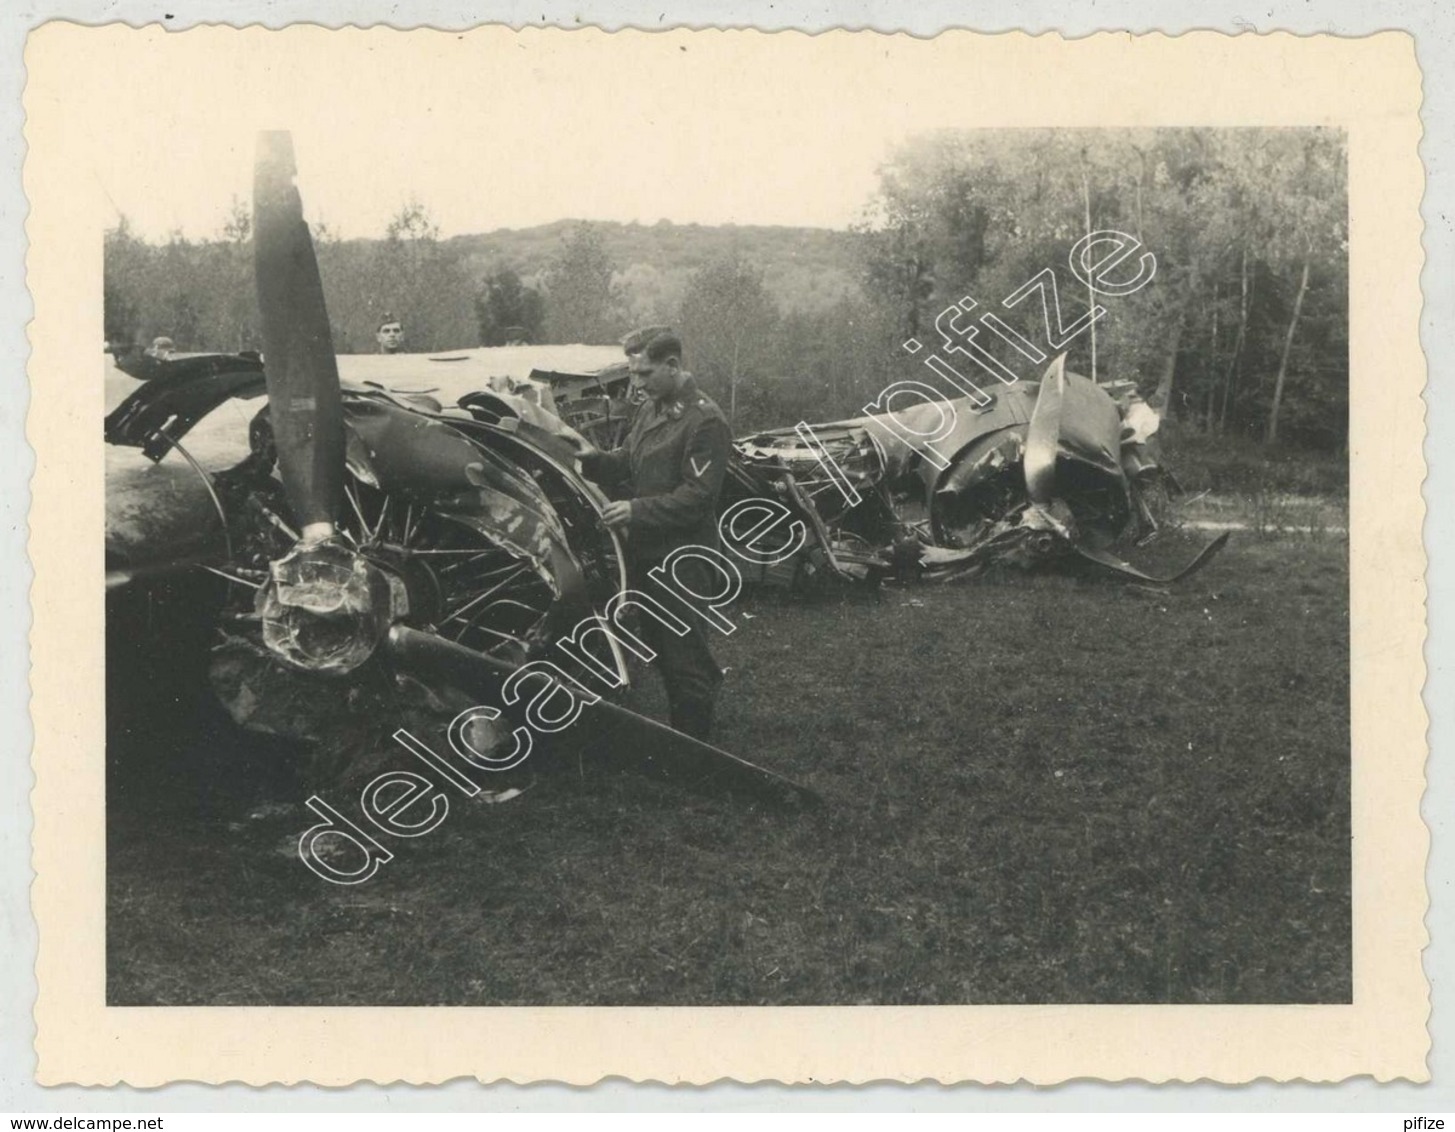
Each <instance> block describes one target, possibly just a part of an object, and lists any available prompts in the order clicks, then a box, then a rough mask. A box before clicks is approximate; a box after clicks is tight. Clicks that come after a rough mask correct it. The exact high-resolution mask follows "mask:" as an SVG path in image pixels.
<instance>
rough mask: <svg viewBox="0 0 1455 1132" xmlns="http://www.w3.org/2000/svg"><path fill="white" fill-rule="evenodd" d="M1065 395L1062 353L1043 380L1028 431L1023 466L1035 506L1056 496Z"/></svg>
mask: <svg viewBox="0 0 1455 1132" xmlns="http://www.w3.org/2000/svg"><path fill="white" fill-rule="evenodd" d="M1065 393H1066V355H1065V354H1061V355H1060V356H1059V357H1057V359H1056V360H1055V361H1054V362H1052V363H1051V364H1050V366H1049V367H1047V369H1046V373H1045V375H1044V376H1043V377H1042V378H1041V391H1040V392H1039V393H1038V394H1036V407H1035V409H1034V410H1033V411H1032V412H1031V423H1030V425H1029V427H1028V428H1027V429H1026V451H1025V455H1024V456H1023V457H1022V458H1021V467H1022V470H1023V471H1024V473H1025V477H1026V494H1027V495H1028V496H1029V497H1030V500H1031V502H1032V503H1049V502H1050V501H1051V500H1052V498H1054V496H1055V494H1056V454H1057V453H1058V452H1059V451H1060V448H1061V404H1062V401H1063V400H1064V398H1065Z"/></svg>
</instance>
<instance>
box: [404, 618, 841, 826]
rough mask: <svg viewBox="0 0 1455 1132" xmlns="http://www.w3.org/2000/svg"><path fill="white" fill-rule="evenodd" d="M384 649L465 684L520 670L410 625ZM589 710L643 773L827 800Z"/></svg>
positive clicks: (639, 720)
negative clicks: (615, 734)
mask: <svg viewBox="0 0 1455 1132" xmlns="http://www.w3.org/2000/svg"><path fill="white" fill-rule="evenodd" d="M385 645H386V647H387V648H388V649H389V651H390V653H391V654H392V655H393V656H394V658H395V660H396V661H398V662H399V663H401V664H402V665H405V666H408V667H410V668H412V669H416V670H418V669H426V670H430V671H433V672H434V673H436V674H438V675H441V676H446V677H450V678H453V679H457V680H462V681H464V682H465V683H466V684H472V683H474V682H477V681H480V680H482V679H495V680H499V679H500V678H502V677H507V676H509V675H510V674H511V673H512V672H514V671H515V670H516V666H515V665H513V664H511V663H509V662H508V661H504V660H498V659H496V658H495V657H492V656H487V655H486V654H484V653H479V652H476V651H475V650H474V649H469V648H466V647H465V646H464V645H461V644H458V643H456V642H455V641H449V640H445V639H444V638H443V637H439V636H436V635H435V634H434V633H429V632H425V631H423V630H420V629H411V628H409V627H408V626H406V625H395V626H393V627H392V628H391V629H390V630H389V635H388V637H387V638H386V639H385ZM586 710H587V711H593V712H599V713H600V714H601V715H602V716H603V717H604V718H605V719H606V720H609V721H610V722H611V724H612V725H613V727H615V728H616V729H617V731H618V732H619V733H620V734H622V736H623V737H629V738H630V739H631V742H630V743H629V744H622V745H621V747H620V749H619V750H618V751H617V752H616V754H617V758H616V760H614V761H618V762H626V763H628V764H629V765H631V766H632V767H633V768H634V769H636V770H638V771H641V772H642V773H645V774H648V775H651V776H653V777H657V778H664V779H667V780H669V781H676V782H680V783H683V784H690V783H694V782H697V783H718V784H721V785H726V786H737V787H738V788H740V789H743V790H745V791H748V792H750V793H752V794H754V795H755V796H757V797H759V798H763V799H764V800H766V801H771V802H777V803H779V804H788V805H793V806H799V807H811V806H816V805H819V804H820V803H821V801H822V800H821V799H820V798H819V796H818V795H817V794H816V793H814V791H812V790H810V789H809V788H808V787H806V786H803V785H801V784H799V783H797V782H794V781H793V780H792V779H791V778H785V777H784V776H783V775H781V774H777V773H775V772H773V771H771V770H768V769H767V768H766V767H761V766H758V765H756V764H755V763H750V762H748V761H747V760H746V759H740V758H738V757H737V756H736V755H733V754H729V753H728V752H727V751H724V750H722V749H720V748H718V747H714V746H712V744H710V743H704V742H702V741H701V740H699V739H694V738H692V737H691V736H690V735H684V734H682V733H681V732H680V731H674V730H673V729H672V728H670V727H668V726H667V725H666V724H665V723H659V722H657V721H656V720H655V719H648V718H647V717H646V716H644V715H638V714H637V713H636V712H634V711H632V710H631V709H629V708H625V707H622V706H621V705H620V704H614V703H612V702H611V701H610V700H605V699H603V700H597V701H596V702H595V703H594V704H592V705H591V706H590V707H588V708H587V709H586Z"/></svg>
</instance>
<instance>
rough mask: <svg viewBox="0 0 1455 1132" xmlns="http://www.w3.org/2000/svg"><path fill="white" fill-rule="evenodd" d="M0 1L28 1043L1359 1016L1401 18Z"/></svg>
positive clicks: (1394, 1000)
mask: <svg viewBox="0 0 1455 1132" xmlns="http://www.w3.org/2000/svg"><path fill="white" fill-rule="evenodd" d="M36 44H37V45H36V46H35V47H34V49H33V50H32V52H31V54H30V55H29V56H28V66H29V67H30V74H31V76H32V78H31V86H30V88H29V90H28V92H27V106H28V111H29V114H30V119H29V126H28V129H29V130H30V133H31V145H32V147H33V151H34V152H36V153H39V154H40V155H41V157H42V158H43V159H44V160H39V159H38V160H37V161H36V163H35V169H36V172H35V173H34V174H33V179H32V184H31V187H30V190H29V191H30V192H31V194H32V199H34V200H36V201H38V202H42V201H43V202H44V203H43V204H38V205H37V208H36V215H35V217H34V218H33V220H32V237H31V238H32V243H33V246H35V247H38V248H40V249H41V253H37V254H36V255H34V256H33V258H32V265H31V271H32V284H31V285H32V288H33V290H34V292H35V294H36V295H37V296H38V298H37V302H36V310H37V316H36V325H37V327H38V328H39V329H38V330H37V332H36V333H35V337H34V341H35V342H36V347H35V354H34V357H33V359H32V363H31V374H32V378H31V380H32V383H33V385H35V384H36V383H37V382H40V381H41V380H42V377H39V376H37V375H44V374H46V373H51V372H62V368H61V364H62V360H64V361H65V365H66V366H69V367H70V369H74V371H75V374H76V376H75V377H74V378H70V379H68V382H69V384H67V385H66V387H65V388H64V389H61V388H60V387H59V386H58V385H56V384H55V383H54V382H52V385H51V386H47V387H46V388H48V389H49V388H55V389H56V394H55V397H54V398H48V397H39V398H37V400H36V403H37V405H38V406H39V408H38V409H37V410H36V412H37V413H38V414H39V415H38V416H36V417H35V418H34V419H33V422H32V426H31V428H32V435H33V436H35V437H36V438H37V440H36V444H37V451H38V452H40V453H41V458H40V460H39V461H38V470H37V475H36V481H35V489H34V490H35V498H36V500H37V503H36V510H35V513H34V514H35V516H36V518H35V519H34V520H33V523H34V530H35V532H36V533H35V536H34V542H33V545H34V547H35V548H36V549H35V550H34V554H35V560H36V562H37V567H36V572H37V573H36V576H37V588H36V591H35V597H34V599H33V601H34V603H35V608H36V610H37V635H36V637H35V641H36V644H35V657H36V662H35V664H36V668H35V676H34V677H33V679H34V686H35V688H36V696H37V703H38V705H39V706H38V708H37V718H38V720H40V723H39V724H38V741H37V756H36V764H35V765H36V767H37V775H38V786H37V792H36V795H35V799H36V800H35V812H36V815H37V819H36V820H37V829H38V845H40V846H41V849H40V850H38V856H37V862H38V865H37V872H38V876H39V878H40V879H39V880H38V883H37V897H36V899H37V907H38V908H40V909H41V913H40V915H41V918H42V921H43V922H47V920H46V918H47V917H50V920H49V922H52V923H61V922H64V924H65V925H66V927H65V930H64V931H60V932H57V931H52V932H51V933H49V934H48V935H44V939H45V940H48V941H49V942H47V943H46V944H45V945H44V946H43V947H42V953H41V960H40V964H39V967H38V971H39V976H38V977H39V979H40V981H41V986H42V988H43V990H42V999H41V1006H40V1008H39V1010H38V1017H40V1018H41V1023H40V1032H41V1038H40V1041H39V1048H40V1050H41V1059H42V1064H43V1067H48V1068H45V1069H44V1071H43V1073H42V1076H43V1077H45V1078H47V1079H74V1080H81V1081H89V1080H105V1079H108V1074H110V1075H111V1076H110V1078H109V1079H115V1074H116V1073H118V1072H122V1073H125V1074H126V1079H127V1080H129V1081H131V1082H133V1083H149V1082H151V1083H159V1082H161V1081H165V1080H169V1079H175V1078H176V1077H177V1076H178V1075H183V1076H188V1077H190V1078H191V1079H198V1080H208V1081H219V1080H227V1079H242V1080H247V1081H252V1082H264V1081H269V1080H280V1081H298V1080H313V1081H318V1082H321V1083H347V1082H349V1081H353V1080H358V1079H366V1080H376V1081H379V1080H398V1079H404V1080H409V1081H413V1082H421V1081H429V1080H442V1079H445V1078H447V1077H448V1076H450V1075H452V1074H459V1073H466V1074H469V1073H474V1074H476V1075H477V1076H481V1077H482V1079H498V1078H500V1077H502V1076H505V1077H509V1078H510V1079H513V1080H518V1081H526V1080H539V1079H542V1078H548V1079H555V1080H565V1081H571V1082H576V1083H586V1082H589V1081H592V1080H596V1079H598V1078H599V1077H600V1076H601V1075H602V1074H604V1073H605V1074H613V1073H614V1074H619V1075H624V1076H626V1077H628V1078H629V1079H644V1078H652V1079H660V1080H666V1081H698V1082H700V1081H706V1080H713V1079H716V1078H720V1077H723V1076H731V1077H734V1078H736V1079H739V1080H763V1079H772V1080H825V1079H830V1080H845V1079H847V1080H860V1081H862V1080H869V1079H876V1078H888V1079H893V1080H912V1079H918V1078H922V1077H933V1078H936V1079H939V1080H942V1081H954V1080H965V1079H976V1080H982V1081H989V1080H1001V1081H1010V1080H1016V1079H1023V1078H1024V1079H1031V1080H1035V1081H1038V1082H1046V1081H1055V1080H1065V1079H1067V1078H1068V1077H1070V1076H1087V1075H1090V1076H1093V1077H1103V1078H1108V1077H1109V1078H1119V1079H1125V1078H1126V1077H1129V1076H1138V1077H1143V1078H1146V1079H1152V1080H1166V1079H1168V1078H1169V1077H1183V1078H1186V1079H1192V1078H1197V1077H1210V1078H1212V1079H1214V1080H1219V1081H1224V1082H1227V1081H1241V1080H1250V1079H1253V1078H1255V1077H1258V1076H1271V1077H1273V1078H1274V1079H1284V1078H1287V1077H1288V1076H1290V1075H1296V1076H1304V1077H1309V1078H1311V1079H1329V1078H1337V1077H1341V1076H1347V1075H1348V1074H1350V1073H1356V1072H1373V1073H1376V1074H1382V1075H1384V1076H1385V1077H1387V1076H1389V1075H1392V1074H1397V1073H1402V1074H1410V1073H1414V1074H1416V1075H1418V1067H1419V1064H1420V1062H1419V1058H1421V1057H1422V1056H1423V1054H1422V1053H1421V1052H1420V1050H1422V1049H1424V1048H1425V1043H1426V1042H1427V1037H1426V1035H1425V1032H1424V1030H1423V1022H1422V1021H1421V1019H1422V1018H1423V1013H1422V1011H1423V1004H1424V1003H1425V1002H1426V1001H1427V1000H1426V998H1425V997H1424V996H1425V994H1426V993H1427V992H1426V988H1425V984H1424V982H1423V977H1422V975H1421V973H1420V969H1419V949H1420V947H1421V946H1422V945H1423V940H1424V938H1425V937H1424V935H1423V929H1422V927H1421V916H1422V914H1423V913H1422V911H1421V908H1422V904H1421V903H1420V901H1421V900H1422V899H1423V892H1424V889H1423V887H1422V883H1421V882H1420V879H1419V876H1418V871H1419V865H1418V863H1419V861H1420V860H1422V859H1423V856H1422V855H1423V852H1424V849H1423V846H1424V844H1425V842H1424V840H1423V838H1424V834H1425V831H1424V827H1423V825H1422V824H1421V823H1420V819H1419V813H1418V797H1419V793H1418V791H1419V776H1420V773H1421V771H1420V767H1421V766H1422V760H1423V757H1424V748H1423V740H1422V738H1421V735H1422V731H1421V727H1422V722H1421V720H1422V716H1421V714H1420V708H1419V701H1418V688H1419V676H1418V672H1417V669H1418V668H1419V646H1420V639H1421V633H1422V626H1423V614H1422V611H1421V605H1420V602H1421V600H1422V598H1421V595H1422V594H1423V588H1422V587H1423V583H1422V580H1421V577H1422V571H1423V559H1422V557H1421V552H1420V543H1419V514H1420V511H1419V507H1420V503H1419V497H1418V484H1419V475H1420V474H1421V469H1422V467H1423V465H1422V464H1421V463H1420V456H1419V434H1418V430H1419V428H1420V427H1421V426H1420V408H1419V400H1418V384H1417V382H1416V381H1415V379H1417V378H1420V370H1419V367H1418V363H1417V361H1415V362H1412V360H1411V359H1412V357H1413V358H1415V359H1417V358H1418V350H1417V347H1416V348H1415V349H1414V350H1413V352H1412V350H1411V342H1412V341H1414V340H1415V328H1416V317H1417V312H1418V288H1417V278H1418V262H1417V260H1418V233H1417V231H1415V232H1414V234H1413V235H1411V231H1412V227H1411V223H1410V220H1409V218H1410V217H1412V216H1413V217H1414V222H1415V224H1417V220H1418V218H1417V216H1416V215H1415V213H1414V212H1413V211H1412V209H1411V202H1412V201H1416V202H1417V195H1418V194H1417V187H1416V188H1415V189H1414V190H1412V188H1411V186H1413V185H1414V181H1413V180H1412V179H1411V178H1410V176H1409V173H1410V170H1411V168H1413V169H1415V170H1418V160H1417V158H1416V157H1415V155H1414V147H1415V144H1416V142H1417V140H1418V119H1417V118H1416V117H1415V116H1414V114H1413V110H1411V109H1410V108H1409V107H1407V106H1406V103H1407V102H1408V101H1409V99H1410V97H1411V92H1412V96H1413V97H1414V98H1415V99H1416V100H1417V98H1418V83H1417V72H1414V71H1411V70H1407V69H1406V70H1401V68H1402V67H1403V66H1404V63H1405V60H1404V54H1403V53H1402V52H1403V51H1404V49H1405V48H1406V47H1407V44H1404V43H1402V42H1401V41H1399V40H1398V39H1397V37H1383V38H1382V39H1379V40H1377V41H1369V43H1368V44H1367V45H1363V46H1361V45H1360V44H1358V43H1356V42H1355V41H1334V40H1328V39H1326V40H1322V41H1305V40H1293V39H1292V38H1287V37H1286V38H1285V39H1284V40H1269V39H1267V38H1263V39H1259V38H1257V37H1250V38H1248V39H1246V40H1245V39H1244V38H1243V37H1238V39H1237V40H1232V39H1229V38H1228V37H1221V36H1215V35H1204V36H1200V37H1192V38H1190V39H1189V38H1184V39H1182V40H1178V41H1171V40H1161V39H1136V38H1127V37H1123V38H1120V39H1117V38H1114V37H1113V38H1106V37H1104V38H1100V39H1093V40H1088V41H1084V42H1081V41H1078V42H1076V43H1070V42H1066V41H1055V40H1039V41H1035V42H1032V41H1031V40H1030V38H1029V37H1018V38H1017V37H1010V38H1000V39H995V38H993V37H960V38H955V37H952V36H947V37H942V38H940V39H936V40H933V41H931V40H915V39H911V38H909V37H903V36H898V37H896V36H880V35H876V34H869V33H854V34H849V33H836V34H835V35H831V36H825V37H809V36H803V35H783V36H778V35H762V34H758V33H753V32H731V33H727V32H702V33H696V32H690V31H671V32H665V33H662V34H641V33H620V34H614V35H613V34H606V33H603V32H599V31H595V30H591V29H584V30H581V31H579V32H578V31H572V32H565V31H554V30H547V29H536V30H531V29H526V30H523V31H510V30H508V29H505V28H488V29H480V30H479V31H476V32H472V33H469V34H462V35H458V36H456V35H450V34H445V33H440V32H431V31H419V32H410V33H400V32H392V31H388V30H387V29H372V30H362V29H352V30H346V31H341V32H337V33H334V32H329V31H327V30H325V29H322V28H316V27H315V28H296V29H288V30H286V31H282V32H270V31H266V30H264V29H261V28H253V29H247V30H242V31H233V30H230V29H226V28H208V29H203V28H199V29H195V30H192V31H185V32H180V33H167V32H163V31H160V30H157V29H143V30H140V31H131V30H128V29H125V28H121V27H113V28H107V29H95V30H87V29H81V28H69V29H63V30H58V31H56V32H55V34H53V35H49V36H47V37H39V38H37V40H36ZM1352 62H1359V63H1361V64H1362V65H1363V66H1364V68H1365V73H1366V74H1367V75H1368V76H1375V75H1379V74H1384V75H1385V76H1386V78H1385V79H1383V80H1381V81H1380V82H1374V81H1373V79H1372V78H1371V79H1370V85H1369V86H1368V87H1367V89H1366V88H1364V87H1361V86H1359V85H1357V84H1354V85H1351V84H1349V83H1347V82H1346V81H1345V79H1344V77H1343V76H1346V75H1347V74H1348V73H1350V69H1351V65H1352ZM1380 68H1383V70H1382V71H1381V70H1380ZM1411 74H1413V75H1414V76H1415V80H1411V79H1410V78H1409V76H1410V75H1411ZM1092 79H1095V80H1096V81H1094V82H1093V81H1091V80H1092ZM113 100H114V102H115V105H112V103H113ZM138 105H145V106H146V107H150V108H152V109H151V110H149V111H148V114H150V115H151V120H150V121H149V122H148V123H147V126H146V129H145V131H144V132H138V127H137V121H138V120H137V112H136V107H137V106H138ZM1411 105H1414V104H1413V103H1412V104H1411ZM63 123H70V124H71V126H70V127H69V128H66V129H61V128H60V125H61V124H63ZM47 178H49V179H47ZM1381 178H1383V179H1382V180H1381ZM1401 178H1403V179H1401ZM46 186H55V188H54V190H53V191H49V190H47V189H46V188H45V187H46ZM62 205H69V207H70V213H69V214H70V215H71V216H73V217H75V218H76V219H75V220H74V222H71V221H63V220H62V219H61V213H60V212H59V211H58V210H59V209H60V208H61V207H62ZM83 220H84V222H83ZM82 237H84V239H83V238H82ZM68 295H69V296H74V298H73V299H71V300H70V303H71V305H70V306H66V305H65V303H66V300H65V299H64V298H62V297H63V296H68ZM88 303H89V304H90V305H89V306H88V305H87V304H88ZM62 311H70V312H72V313H70V314H66V315H64V318H69V319H71V321H72V322H73V323H74V327H73V329H72V330H71V331H67V332H65V333H61V328H62V318H63V316H62V314H61V313H60V312H62ZM67 325H69V324H67ZM88 327H89V329H87V328H88ZM83 347H84V348H83ZM67 351H69V353H67ZM72 356H74V361H71V360H70V359H71V358H72ZM82 371H84V372H85V373H90V374H91V375H92V376H90V377H85V376H84V375H83V372H82ZM66 372H70V370H69V369H68V370H66ZM46 380H49V379H46ZM1421 380H1422V379H1421ZM98 415H99V417H100V419H99V420H97V416H98ZM93 429H99V431H100V434H101V435H100V441H99V443H98V441H97V435H96V432H94V431H89V430H93ZM63 499H64V500H66V501H67V502H65V503H62V502H61V501H62V500H63ZM68 545H69V546H72V547H73V548H74V550H73V551H70V552H67V551H65V550H64V547H66V546H68ZM103 551H104V569H103V563H102V559H103ZM68 571H69V573H68ZM62 575H66V576H67V577H74V578H79V579H81V580H82V585H81V588H80V589H79V590H77V589H74V588H71V589H67V590H65V591H64V596H61V595H62V593H63V591H61V590H59V589H58V588H57V587H58V586H59V584H60V582H61V580H62ZM68 697H70V698H68ZM63 702H64V703H65V704H68V705H69V706H68V707H65V708H64V709H62V707H61V705H62V703H63ZM103 702H104V718H103V716H102V713H101V712H100V711H99V710H97V709H96V708H95V707H92V706H88V705H97V706H98V707H99V705H100V704H102V703H103ZM57 823H61V824H57ZM63 828H64V830H67V831H70V832H69V833H68V834H67V837H69V838H70V840H69V841H68V842H67V843H68V845H70V848H69V849H68V850H67V854H66V856H67V866H66V867H67V868H71V867H74V869H75V872H74V874H73V875H74V877H75V880H74V882H73V883H72V887H71V888H70V889H69V890H66V891H64V892H63V891H62V890H61V889H60V888H58V887H57V877H58V875H59V874H58V873H57V871H56V870H57V868H58V867H59V865H58V864H57V861H58V860H59V859H58V858H57V857H56V846H57V844H58V842H57V836H58V835H59V834H60V833H61V831H62V829H63ZM46 909H53V910H52V911H47V910H46ZM57 917H60V919H57ZM62 971H71V972H75V978H74V979H72V978H70V977H69V976H67V977H64V978H63V977H62V975H61V974H60V972H62ZM198 1007H206V1008H214V1009H211V1010H206V1011H196V1010H192V1009H181V1010H179V1009H175V1008H198ZM283 1007H286V1008H290V1009H288V1010H272V1009H269V1008H283ZM377 1007H405V1008H418V1009H409V1010H391V1011H379V1010H371V1009H369V1008H377ZM640 1007H673V1008H703V1007H708V1008H713V1007H732V1008H753V1009H750V1010H726V1011H724V1010H715V1011H711V1012H709V1013H703V1012H701V1011H696V1010H692V1009H679V1010H671V1011H641V1010H636V1011H630V1010H619V1009H612V1008H640ZM782 1007H787V1008H804V1007H808V1008H817V1007H826V1008H836V1009H834V1010H828V1011H823V1010H776V1009H774V1008H782ZM918 1007H934V1008H954V1009H953V1010H950V1009H936V1010H929V1011H919V1010H903V1009H872V1008H918ZM1082 1007H1092V1008H1095V1009H1091V1010H1081V1009H1079V1008H1082ZM1204 1007H1207V1008H1212V1009H1207V1010H1203V1009H1202V1008H1204ZM230 1008H250V1009H243V1010H232V1009H230ZM294 1008H301V1009H294ZM425 1008H445V1009H425ZM459 1008H510V1009H483V1010H481V1009H471V1010H464V1009H459ZM532 1008H585V1009H574V1010H559V1009H550V1010H540V1009H532ZM863 1008H871V1009H863ZM1009 1008H1016V1009H1009ZM1047 1008H1053V1009H1050V1010H1048V1009H1047ZM1145 1008H1154V1009H1145ZM992 1018H993V1019H995V1021H994V1022H993V1024H992V1023H991V1022H989V1021H988V1020H989V1019H992ZM84 1019H90V1021H88V1022H85V1023H84V1025H83V1020H84ZM219 1027H220V1029H219ZM239 1027H242V1029H238V1028H239ZM244 1030H245V1031H246V1032H245V1033H244ZM189 1034H190V1035H195V1036H194V1037H189V1036H187V1035H189ZM207 1034H211V1035H213V1038H212V1039H208V1038H206V1037H205V1035H207ZM224 1034H234V1037H226V1038H224V1037H223V1035H224ZM390 1035H392V1037H391V1036H390ZM997 1035H1000V1036H998V1037H997ZM93 1039H94V1040H93ZM218 1041H220V1042H222V1045H220V1046H215V1045H214V1043H215V1042H218ZM226 1051H232V1052H230V1053H229V1052H226ZM59 1066H65V1067H66V1068H63V1069H62V1068H57V1067H59ZM121 1066H125V1067H126V1068H113V1067H121Z"/></svg>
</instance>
